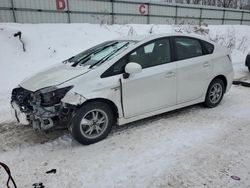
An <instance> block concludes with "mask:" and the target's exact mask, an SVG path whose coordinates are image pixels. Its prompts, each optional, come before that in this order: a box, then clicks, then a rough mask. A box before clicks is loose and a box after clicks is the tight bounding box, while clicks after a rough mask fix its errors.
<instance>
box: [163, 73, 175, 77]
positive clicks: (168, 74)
mask: <svg viewBox="0 0 250 188" xmlns="http://www.w3.org/2000/svg"><path fill="white" fill-rule="evenodd" d="M174 75H175V73H174V72H173V71H169V72H167V73H166V74H165V78H171V77H173V76H174Z"/></svg>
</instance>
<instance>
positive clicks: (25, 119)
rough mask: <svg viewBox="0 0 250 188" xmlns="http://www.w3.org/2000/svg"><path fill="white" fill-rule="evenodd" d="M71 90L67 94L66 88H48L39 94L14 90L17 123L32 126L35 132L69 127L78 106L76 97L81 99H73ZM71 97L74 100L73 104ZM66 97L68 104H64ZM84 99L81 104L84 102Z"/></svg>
mask: <svg viewBox="0 0 250 188" xmlns="http://www.w3.org/2000/svg"><path fill="white" fill-rule="evenodd" d="M71 88H72V87H71ZM71 88H70V89H71ZM70 89H67V90H66V92H65V88H62V89H57V90H55V89H54V90H53V89H51V88H46V89H45V90H41V91H37V92H31V91H29V90H26V89H24V88H21V87H20V88H15V89H13V91H12V97H11V105H12V107H13V109H14V113H15V116H16V119H17V121H18V122H20V123H22V124H31V125H32V127H33V128H34V129H35V130H49V129H51V128H54V127H58V126H60V127H67V126H68V125H69V123H70V121H71V119H72V114H73V112H74V111H75V108H76V106H77V105H75V104H74V103H75V100H76V97H78V98H79V95H76V96H75V98H74V97H72V92H69V94H67V92H68V91H69V90H70ZM58 91H59V92H58ZM62 92H64V93H62ZM69 96H71V98H72V101H73V102H72V104H71V103H70V100H69ZM65 97H66V99H67V100H66V101H67V103H65V102H62V99H63V98H65ZM82 98H83V97H82ZM82 98H81V102H83V101H84V100H83V99H82Z"/></svg>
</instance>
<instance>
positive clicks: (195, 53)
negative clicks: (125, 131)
mask: <svg viewBox="0 0 250 188" xmlns="http://www.w3.org/2000/svg"><path fill="white" fill-rule="evenodd" d="M232 80H233V67H232V63H231V60H230V56H229V54H228V51H227V49H226V48H224V47H221V46H219V45H217V44H215V43H213V42H211V41H207V40H206V39H203V38H200V37H197V36H193V35H184V34H159V35H150V36H147V37H145V36H136V37H133V38H121V39H117V40H112V41H107V42H104V43H101V44H99V45H97V46H94V47H93V48H90V49H88V50H86V51H84V52H82V53H80V54H78V55H76V56H73V57H71V58H69V59H68V60H66V61H64V62H63V63H61V64H60V65H58V66H55V67H52V68H50V69H48V70H46V71H43V72H41V73H38V74H36V75H34V76H33V77H31V78H29V79H26V80H24V81H23V82H22V83H21V84H20V85H19V87H18V88H15V89H13V91H12V101H11V104H12V106H13V108H14V109H15V112H16V117H17V120H18V121H21V122H23V123H25V121H26V122H27V123H29V124H31V125H32V126H33V128H34V129H40V130H49V129H52V128H54V127H58V126H67V127H68V128H69V130H70V131H71V133H72V135H73V137H74V138H75V139H76V140H77V141H78V142H80V143H82V144H92V143H95V142H98V141H100V140H102V139H104V138H105V137H107V135H108V134H109V132H110V130H111V127H112V126H113V125H115V124H118V125H123V124H126V123H129V122H133V121H136V120H139V119H143V118H146V117H149V116H153V115H156V114H160V113H164V112H167V111H170V110H174V109H178V108H182V107H185V106H189V105H193V104H197V103H204V104H205V105H206V106H207V107H215V106H217V105H218V104H219V103H220V101H221V100H222V98H223V95H224V93H225V92H227V91H228V90H229V89H230V87H231V85H232Z"/></svg>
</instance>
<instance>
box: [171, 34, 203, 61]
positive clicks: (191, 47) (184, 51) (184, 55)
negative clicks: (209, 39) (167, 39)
mask: <svg viewBox="0 0 250 188" xmlns="http://www.w3.org/2000/svg"><path fill="white" fill-rule="evenodd" d="M174 43H175V47H176V55H177V60H183V59H188V58H193V57H198V56H202V55H203V54H202V46H201V43H200V41H199V40H197V39H194V38H189V37H175V38H174Z"/></svg>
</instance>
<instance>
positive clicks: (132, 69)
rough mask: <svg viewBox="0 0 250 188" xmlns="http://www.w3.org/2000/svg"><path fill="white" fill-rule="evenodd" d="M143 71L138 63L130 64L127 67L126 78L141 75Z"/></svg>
mask: <svg viewBox="0 0 250 188" xmlns="http://www.w3.org/2000/svg"><path fill="white" fill-rule="evenodd" d="M141 71H142V67H141V65H140V64H138V63H133V62H130V63H128V64H127V65H126V66H125V74H124V76H123V77H124V78H128V77H129V75H130V74H135V73H139V72H141Z"/></svg>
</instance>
